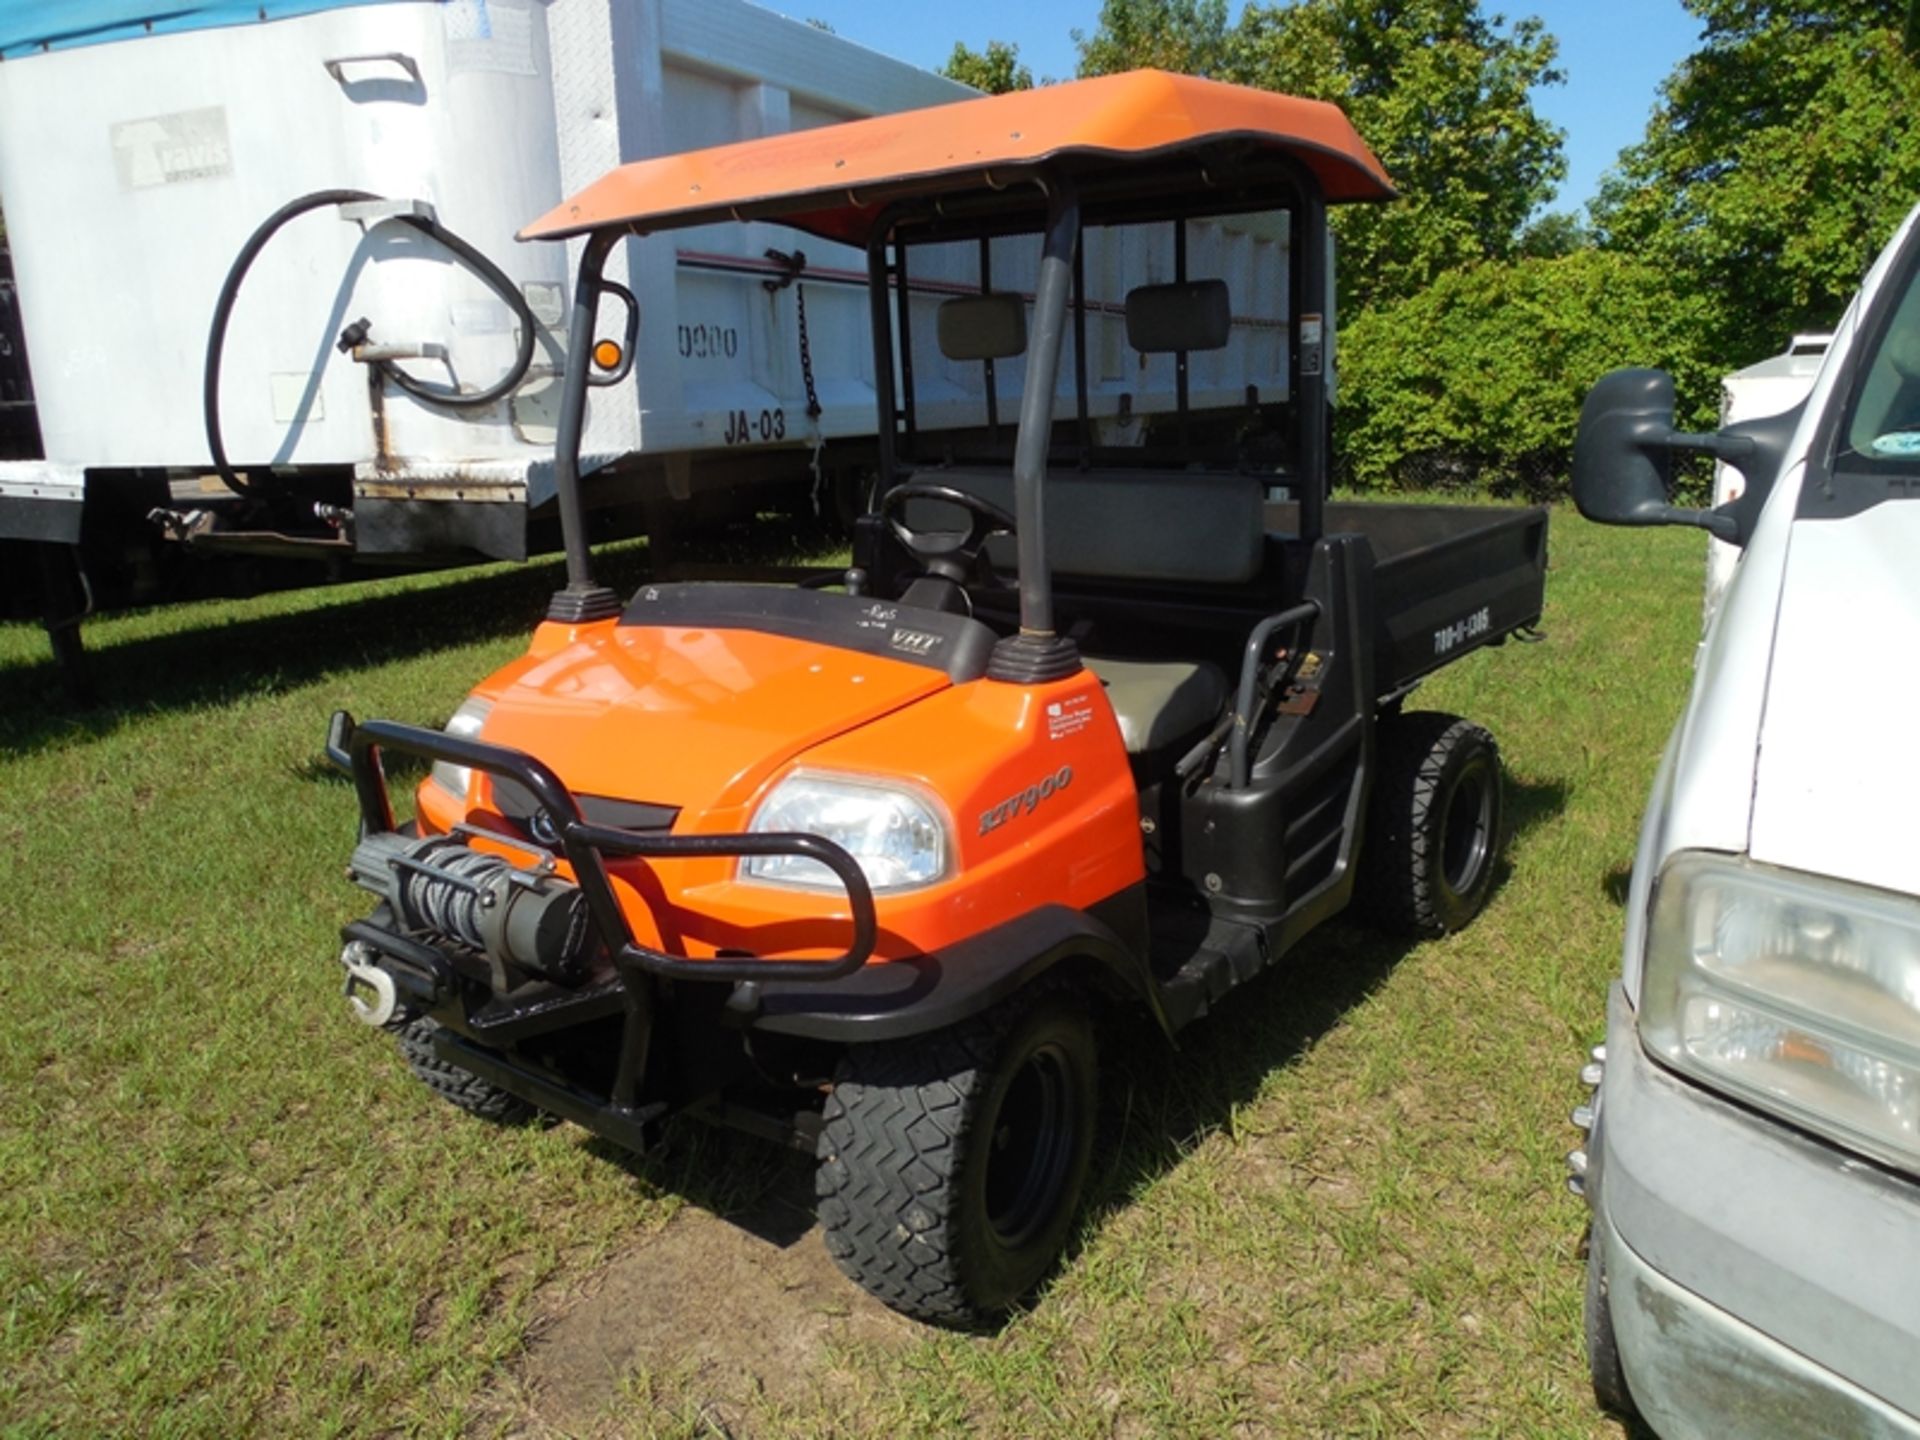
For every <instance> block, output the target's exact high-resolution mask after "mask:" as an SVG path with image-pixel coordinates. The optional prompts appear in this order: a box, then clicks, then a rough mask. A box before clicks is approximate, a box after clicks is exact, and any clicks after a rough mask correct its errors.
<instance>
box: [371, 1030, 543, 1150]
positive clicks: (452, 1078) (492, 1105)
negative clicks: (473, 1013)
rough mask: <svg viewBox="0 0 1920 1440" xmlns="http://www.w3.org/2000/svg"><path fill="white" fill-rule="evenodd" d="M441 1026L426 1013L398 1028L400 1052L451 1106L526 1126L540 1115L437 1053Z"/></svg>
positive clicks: (424, 1082)
mask: <svg viewBox="0 0 1920 1440" xmlns="http://www.w3.org/2000/svg"><path fill="white" fill-rule="evenodd" d="M439 1028H440V1027H439V1025H438V1024H436V1023H435V1022H434V1021H432V1020H429V1019H428V1018H427V1017H426V1016H424V1015H422V1016H420V1017H418V1018H417V1019H413V1020H409V1021H408V1022H407V1023H406V1024H404V1025H402V1026H400V1027H399V1028H398V1029H397V1030H395V1031H394V1039H395V1040H396V1041H398V1042H399V1045H400V1054H401V1055H402V1056H403V1057H404V1058H405V1059H406V1062H407V1068H408V1069H409V1070H411V1071H413V1074H414V1078H415V1079H416V1080H418V1081H419V1082H420V1083H421V1084H422V1085H424V1086H426V1087H427V1088H428V1089H429V1090H431V1091H433V1093H434V1094H436V1095H438V1096H439V1097H440V1098H441V1099H442V1100H445V1101H446V1102H447V1103H448V1104H449V1105H454V1106H457V1107H458V1108H460V1109H462V1110H464V1111H466V1112H467V1113H468V1114H469V1115H478V1116H479V1117H480V1118H481V1119H482V1120H491V1121H492V1122H493V1123H494V1124H496V1125H524V1124H526V1123H527V1122H528V1121H530V1120H532V1119H533V1118H534V1117H535V1116H536V1115H538V1114H539V1112H538V1111H537V1110H535V1109H534V1107H533V1106H531V1105H529V1104H528V1103H527V1102H526V1101H524V1100H522V1099H521V1098H520V1097H519V1096H518V1095H515V1094H513V1093H512V1092H511V1091H507V1090H502V1089H501V1088H500V1087H499V1086H498V1085H494V1084H492V1083H490V1082H488V1081H486V1080H482V1079H481V1078H480V1077H479V1076H478V1075H476V1074H474V1073H473V1072H472V1071H471V1070H467V1069H464V1068H462V1067H461V1066H459V1065H451V1064H449V1063H448V1062H446V1061H445V1060H442V1059H441V1058H440V1056H439V1055H438V1054H437V1053H436V1052H435V1050H434V1048H433V1032H434V1031H436V1030H438V1029H439Z"/></svg>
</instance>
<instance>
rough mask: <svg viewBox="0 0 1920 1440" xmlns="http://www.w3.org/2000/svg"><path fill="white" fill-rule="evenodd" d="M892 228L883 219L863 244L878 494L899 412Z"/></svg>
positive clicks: (884, 485) (887, 477) (887, 472)
mask: <svg viewBox="0 0 1920 1440" xmlns="http://www.w3.org/2000/svg"><path fill="white" fill-rule="evenodd" d="M892 229H893V227H892V226H891V225H890V224H889V223H887V221H886V220H885V219H883V220H882V221H881V223H880V224H878V225H876V226H874V228H873V235H872V237H871V238H870V239H869V240H868V241H867V305H868V309H869V312H870V318H871V320H872V322H873V398H874V403H875V409H876V410H877V411H878V418H879V421H880V428H879V430H878V431H877V432H876V433H875V435H874V443H875V446H876V448H877V449H878V451H879V464H880V492H881V494H882V495H884V494H885V493H886V492H887V491H888V490H891V489H892V488H893V480H894V476H893V465H894V448H895V427H896V426H897V425H898V423H899V418H900V409H899V405H898V402H897V401H896V399H895V396H894V381H893V316H892V315H891V314H890V313H889V310H888V305H887V282H888V278H889V275H890V273H891V272H890V271H889V269H888V266H887V242H888V240H889V239H890V238H891V234H892Z"/></svg>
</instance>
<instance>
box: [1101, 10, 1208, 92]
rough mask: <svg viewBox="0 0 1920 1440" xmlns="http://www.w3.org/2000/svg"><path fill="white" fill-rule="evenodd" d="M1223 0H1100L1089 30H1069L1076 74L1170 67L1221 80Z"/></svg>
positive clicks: (1112, 72) (1111, 72)
mask: <svg viewBox="0 0 1920 1440" xmlns="http://www.w3.org/2000/svg"><path fill="white" fill-rule="evenodd" d="M1229 35H1230V31H1229V28H1228V25H1227V0H1103V3H1102V4H1101V6H1100V23H1099V24H1098V26H1096V27H1095V29H1094V32H1093V34H1092V35H1085V34H1083V33H1081V32H1080V31H1078V30H1075V31H1074V32H1073V41H1074V44H1076V45H1077V46H1079V47H1080V75H1081V78H1082V79H1085V78H1086V77H1087V76H1090V75H1117V74H1119V73H1120V72H1121V71H1123V70H1144V69H1154V70H1172V71H1176V72H1178V73H1180V74H1183V75H1207V76H1211V77H1213V78H1214V79H1220V80H1226V79H1232V78H1233V77H1232V76H1231V75H1230V74H1228V73H1227V71H1228V59H1229V51H1230V48H1231V46H1230V43H1229Z"/></svg>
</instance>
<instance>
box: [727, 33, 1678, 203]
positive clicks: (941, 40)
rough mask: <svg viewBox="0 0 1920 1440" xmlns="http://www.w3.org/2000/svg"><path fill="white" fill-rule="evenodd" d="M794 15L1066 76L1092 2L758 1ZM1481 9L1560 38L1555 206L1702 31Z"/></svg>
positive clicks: (1586, 188) (1602, 157)
mask: <svg viewBox="0 0 1920 1440" xmlns="http://www.w3.org/2000/svg"><path fill="white" fill-rule="evenodd" d="M762 3H765V4H768V6H769V8H771V9H775V10H779V11H781V12H783V13H785V14H788V15H794V16H797V17H799V18H801V19H809V18H817V19H820V20H824V21H826V22H827V23H828V24H829V25H831V26H833V28H834V30H835V31H837V32H838V33H839V34H841V35H843V36H845V37H846V38H847V39H849V40H854V41H858V42H859V43H860V44H862V45H865V46H868V47H869V48H871V49H874V50H879V51H881V52H883V53H884V54H888V55H894V56H897V57H899V58H900V59H902V60H907V61H910V62H912V63H913V64H915V65H922V66H926V67H928V68H932V67H934V66H937V65H939V64H940V63H941V62H943V61H944V60H945V59H946V58H947V56H948V55H950V54H951V53H952V52H953V43H954V41H956V40H964V41H966V43H967V44H969V45H971V46H973V47H974V48H975V49H976V50H977V49H980V48H981V47H983V46H984V45H985V44H986V43H987V41H989V40H1007V41H1011V42H1013V43H1014V44H1017V45H1018V46H1019V47H1020V58H1021V59H1022V60H1023V61H1025V62H1026V63H1027V64H1028V65H1030V66H1031V67H1032V68H1033V72H1034V74H1036V75H1050V76H1053V77H1054V78H1056V79H1067V78H1069V77H1071V76H1072V74H1073V70H1074V64H1075V60H1076V52H1075V50H1074V46H1073V38H1072V32H1073V31H1074V30H1076V29H1079V30H1090V29H1092V28H1093V25H1094V22H1095V20H1096V18H1097V17H1098V15H1099V13H1100V4H1099V0H966V3H964V4H960V5H955V6H954V7H953V9H952V10H950V11H949V10H947V9H946V8H945V7H944V6H938V5H932V6H922V5H914V4H903V3H880V0H762ZM1483 8H1484V9H1486V10H1487V11H1488V12H1489V13H1506V14H1510V15H1538V16H1539V17H1540V18H1541V19H1542V20H1544V21H1545V22H1546V26H1547V29H1548V30H1549V31H1551V32H1552V33H1553V34H1554V35H1555V36H1556V37H1558V39H1559V41H1560V60H1559V65H1560V68H1561V69H1562V70H1563V71H1565V72H1566V77H1567V79H1566V83H1565V84H1564V85H1555V86H1551V87H1548V88H1546V89H1543V90H1541V91H1540V92H1539V93H1538V94H1537V96H1536V97H1535V103H1536V104H1537V105H1538V106H1539V108H1540V110H1541V112H1542V113H1543V114H1545V115H1546V116H1547V117H1548V118H1549V119H1551V120H1552V121H1553V122H1554V123H1555V124H1556V125H1558V126H1560V128H1561V129H1563V130H1565V131H1566V132H1567V147H1566V153H1567V172H1568V173H1567V179H1566V183H1565V184H1564V185H1562V187H1561V192H1560V197H1559V199H1558V200H1557V201H1555V202H1554V208H1557V209H1577V208H1579V207H1581V206H1584V205H1585V203H1586V202H1587V200H1589V199H1590V198H1592V195H1593V193H1594V190H1595V189H1596V187H1597V186H1598V185H1599V183H1600V176H1601V174H1602V172H1604V171H1605V170H1606V169H1607V167H1608V166H1610V165H1611V164H1612V163H1613V159H1614V157H1615V156H1616V155H1618V154H1619V153H1620V150H1621V147H1622V146H1625V145H1629V144H1631V143H1633V142H1634V141H1635V140H1638V139H1639V138H1640V136H1641V134H1642V133H1643V132H1644V131H1645V129H1646V124H1647V116H1648V114H1649V113H1650V112H1651V111H1652V109H1653V104H1654V100H1655V98H1656V91H1657V89H1658V86H1659V84H1660V82H1661V80H1663V79H1665V78H1666V75H1667V73H1668V72H1669V71H1670V70H1672V68H1673V66H1674V63H1675V62H1676V61H1677V60H1679V59H1680V58H1681V57H1682V56H1683V55H1686V54H1687V53H1688V52H1689V51H1691V50H1692V49H1693V47H1694V42H1695V41H1696V40H1697V38H1698V36H1699V31H1700V27H1699V24H1698V22H1697V21H1695V20H1694V18H1693V17H1692V16H1691V15H1689V14H1687V12H1686V11H1685V10H1684V9H1683V8H1682V7H1681V4H1680V0H1531V3H1525V0H1522V3H1518V4H1512V5H1501V4H1496V3H1488V4H1485V5H1484V7H1483Z"/></svg>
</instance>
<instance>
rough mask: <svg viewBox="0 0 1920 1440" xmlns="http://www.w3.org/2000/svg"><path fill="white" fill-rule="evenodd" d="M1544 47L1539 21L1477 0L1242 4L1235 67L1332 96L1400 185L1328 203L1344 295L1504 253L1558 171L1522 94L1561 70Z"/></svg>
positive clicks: (1551, 147)
mask: <svg viewBox="0 0 1920 1440" xmlns="http://www.w3.org/2000/svg"><path fill="white" fill-rule="evenodd" d="M1556 49H1557V46H1556V42H1555V41H1554V39H1553V37H1552V36H1551V35H1549V34H1547V32H1546V30H1545V29H1544V28H1543V27H1542V26H1541V24H1540V22H1539V21H1538V20H1532V19H1525V20H1520V21H1518V22H1516V23H1514V24H1513V25H1512V26H1511V27H1510V28H1508V27H1503V26H1502V24H1501V23H1500V22H1498V21H1497V20H1489V19H1488V18H1487V17H1486V16H1485V15H1484V14H1483V13H1482V12H1481V9H1480V5H1479V3H1478V0H1300V3H1298V4H1293V5H1287V6H1277V5H1275V6H1253V7H1250V8H1249V9H1248V10H1247V12H1246V14H1245V15H1244V16H1243V17H1242V18H1241V21H1240V25H1239V28H1238V31H1237V32H1236V34H1235V36H1234V46H1233V53H1234V72H1235V78H1237V79H1239V80H1241V81H1242V82H1243V83H1247V84H1254V85H1260V86H1262V87H1264V88H1266V89H1269V90H1278V91H1282V92H1284V93H1286V94H1291V95H1305V96H1309V97H1311V98H1313V99H1317V100H1331V101H1333V102H1334V103H1335V104H1337V105H1339V106H1340V107H1341V108H1342V109H1343V110H1345V111H1346V113H1347V118H1348V119H1350V120H1351V121H1352V122H1353V125H1354V128H1355V129H1356V130H1358V131H1359V132H1360V136H1361V138H1362V139H1364V140H1365V141H1366V142H1367V144H1368V145H1369V146H1370V147H1372V149H1373V151H1374V153H1375V154H1377V155H1378V156H1379V157H1380V159H1381V160H1382V162H1383V163H1384V164H1385V165H1386V167H1387V173H1388V174H1389V175H1391V176H1392V177H1393V180H1394V183H1395V185H1397V186H1398V187H1399V190H1400V193H1401V196H1402V199H1401V200H1400V202H1399V203H1398V204H1393V205H1357V206H1352V207H1349V208H1347V209H1344V210H1342V211H1340V212H1338V213H1337V214H1336V216H1335V227H1336V233H1337V234H1338V236H1339V240H1340V249H1341V255H1340V270H1341V274H1342V281H1341V300H1342V304H1343V306H1344V307H1346V308H1348V309H1352V308H1353V307H1355V306H1362V307H1364V306H1367V305H1371V304H1374V303H1376V302H1379V301H1383V300H1391V299H1398V298H1402V297H1405V296H1408V295H1412V294H1415V293H1416V292H1418V291H1419V290H1421V289H1422V288H1424V287H1425V286H1427V285H1428V284H1430V283H1432V282H1433V280H1434V279H1436V278H1437V277H1438V276H1440V275H1441V274H1443V273H1445V272H1447V271H1449V270H1452V269H1454V268H1456V267H1458V266H1462V265H1468V264H1472V263H1473V262H1475V261H1477V260H1483V259H1489V258H1499V257H1504V256H1508V255H1512V254H1513V253H1515V249H1516V247H1517V244H1518V240H1519V236H1520V233H1521V230H1522V227H1523V226H1524V225H1525V224H1526V222H1527V217H1528V216H1529V215H1531V214H1532V213H1533V211H1534V210H1535V209H1536V208H1537V207H1538V206H1539V205H1540V204H1541V203H1542V202H1544V201H1545V200H1547V199H1548V198H1549V197H1550V196H1551V195H1552V193H1553V187H1554V186H1555V185H1556V184H1557V183H1558V182H1559V180H1560V179H1561V177H1562V176H1564V175H1565V174H1566V161H1565V159H1564V158H1563V157H1562V154H1561V144H1562V141H1563V138H1564V137H1563V136H1562V134H1561V132H1560V131H1559V130H1558V129H1557V128H1556V127H1554V126H1553V125H1551V124H1549V123H1548V122H1547V120H1546V119H1545V118H1544V117H1542V116H1541V115H1540V114H1539V113H1538V112H1537V111H1536V110H1535V109H1534V108H1533V99H1532V91H1533V89H1534V87H1536V86H1540V85H1551V84H1557V83H1559V81H1560V79H1561V75H1560V72H1559V71H1558V70H1556V69H1554V67H1553V60H1554V56H1555V53H1556Z"/></svg>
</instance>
